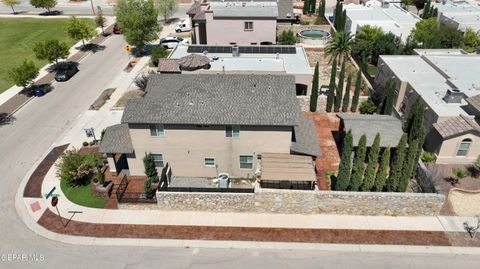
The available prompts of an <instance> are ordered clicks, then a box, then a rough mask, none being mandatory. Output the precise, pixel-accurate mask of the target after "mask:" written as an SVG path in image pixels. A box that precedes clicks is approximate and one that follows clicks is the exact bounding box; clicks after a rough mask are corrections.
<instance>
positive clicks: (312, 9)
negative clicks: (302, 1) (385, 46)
mask: <svg viewBox="0 0 480 269" xmlns="http://www.w3.org/2000/svg"><path fill="white" fill-rule="evenodd" d="M316 6H317V0H310V14H315V11H316V8H317V7H316Z"/></svg>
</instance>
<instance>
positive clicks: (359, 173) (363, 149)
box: [350, 135, 367, 191]
mask: <svg viewBox="0 0 480 269" xmlns="http://www.w3.org/2000/svg"><path fill="white" fill-rule="evenodd" d="M366 144H367V136H366V135H362V136H361V137H360V140H359V141H358V147H357V152H356V153H355V159H354V160H353V167H352V176H351V180H350V190H352V191H358V189H359V188H360V186H362V183H363V174H364V173H365V155H366V154H367V146H366Z"/></svg>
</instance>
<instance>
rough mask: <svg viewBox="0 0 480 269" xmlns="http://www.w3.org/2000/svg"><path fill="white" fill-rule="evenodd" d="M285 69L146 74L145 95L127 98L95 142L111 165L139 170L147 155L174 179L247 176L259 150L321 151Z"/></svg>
mask: <svg viewBox="0 0 480 269" xmlns="http://www.w3.org/2000/svg"><path fill="white" fill-rule="evenodd" d="M294 88H295V80H294V77H293V76H291V75H239V74H220V75H217V74H153V75H151V76H150V78H149V81H148V87H147V90H146V95H145V96H144V97H142V98H137V99H132V100H130V101H129V102H128V103H127V106H126V108H125V111H124V114H123V117H122V121H121V124H118V125H114V126H111V127H108V128H107V129H106V131H105V135H104V138H103V140H102V143H101V145H100V152H102V153H106V154H107V156H108V160H109V165H110V169H111V170H112V171H113V172H115V171H119V170H122V169H128V170H129V173H130V174H131V175H143V174H144V165H143V162H142V158H143V157H144V156H145V154H146V153H152V154H153V156H154V159H155V164H156V166H157V167H158V168H159V169H161V168H163V167H164V166H165V164H166V163H167V162H168V164H169V166H170V167H171V169H172V172H173V174H174V175H175V176H177V177H216V176H217V175H218V174H219V173H222V172H226V173H229V174H230V176H231V177H236V178H251V177H253V176H254V174H256V173H257V172H258V171H259V168H260V167H259V164H260V162H261V158H262V154H264V153H269V154H287V155H290V154H294V155H304V156H311V157H316V156H318V155H319V154H320V149H319V146H318V141H317V138H316V131H315V128H314V125H313V122H312V121H311V120H308V119H305V118H303V117H302V114H301V112H300V106H299V103H298V101H297V99H296V97H295V92H294V91H293V90H292V89H294Z"/></svg>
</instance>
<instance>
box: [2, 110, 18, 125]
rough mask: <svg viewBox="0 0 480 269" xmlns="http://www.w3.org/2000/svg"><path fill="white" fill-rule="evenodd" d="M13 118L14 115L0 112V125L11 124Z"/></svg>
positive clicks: (13, 120)
mask: <svg viewBox="0 0 480 269" xmlns="http://www.w3.org/2000/svg"><path fill="white" fill-rule="evenodd" d="M15 119H16V118H15V117H14V116H11V115H8V114H7V113H0V126H3V125H8V124H13V123H14V122H15Z"/></svg>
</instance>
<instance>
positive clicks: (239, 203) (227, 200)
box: [157, 188, 445, 216]
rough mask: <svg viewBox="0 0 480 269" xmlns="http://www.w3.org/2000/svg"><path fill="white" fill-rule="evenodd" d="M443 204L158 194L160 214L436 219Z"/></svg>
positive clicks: (306, 195)
mask: <svg viewBox="0 0 480 269" xmlns="http://www.w3.org/2000/svg"><path fill="white" fill-rule="evenodd" d="M444 200H445V196H444V195H441V194H424V193H372V192H335V191H318V190H315V191H301V190H278V189H261V188H256V189H255V193H247V194H245V193H238V194H236V193H205V192H204V193H193V192H192V193H190V192H157V203H158V206H159V208H160V209H163V210H186V211H217V212H254V213H279V214H351V215H372V216H376V215H389V216H435V215H438V213H439V211H440V208H441V207H442V205H443V202H444Z"/></svg>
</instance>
